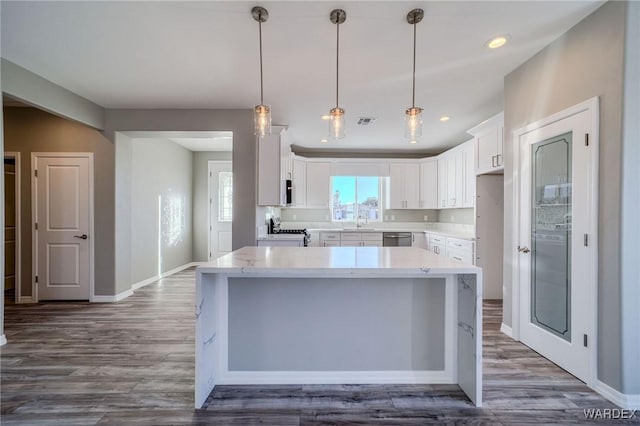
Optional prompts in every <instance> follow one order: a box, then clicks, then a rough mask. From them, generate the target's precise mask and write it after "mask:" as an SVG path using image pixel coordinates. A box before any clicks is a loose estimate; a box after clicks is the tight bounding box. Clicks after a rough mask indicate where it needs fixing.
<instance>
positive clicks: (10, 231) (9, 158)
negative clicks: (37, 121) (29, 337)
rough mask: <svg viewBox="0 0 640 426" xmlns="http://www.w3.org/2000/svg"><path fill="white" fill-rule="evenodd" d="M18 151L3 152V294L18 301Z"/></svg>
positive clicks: (19, 247) (19, 283) (19, 248)
mask: <svg viewBox="0 0 640 426" xmlns="http://www.w3.org/2000/svg"><path fill="white" fill-rule="evenodd" d="M20 250H21V245H20V153H19V152H5V153H4V294H5V299H7V298H9V299H10V300H13V301H14V302H15V303H20V298H21V297H20V285H21V279H20V277H21V271H20V267H21V261H20Z"/></svg>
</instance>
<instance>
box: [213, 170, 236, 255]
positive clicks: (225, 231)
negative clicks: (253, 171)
mask: <svg viewBox="0 0 640 426" xmlns="http://www.w3.org/2000/svg"><path fill="white" fill-rule="evenodd" d="M232 204H233V172H232V168H231V161H209V215H208V217H209V261H211V260H213V259H217V258H218V257H220V256H223V255H225V254H227V253H229V252H231V250H232V248H231V235H232V234H231V223H232V220H233V209H232Z"/></svg>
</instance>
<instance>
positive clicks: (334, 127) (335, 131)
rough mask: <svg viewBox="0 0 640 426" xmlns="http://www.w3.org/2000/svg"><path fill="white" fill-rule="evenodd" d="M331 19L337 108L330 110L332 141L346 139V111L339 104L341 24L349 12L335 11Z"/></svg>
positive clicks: (332, 12)
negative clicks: (333, 33)
mask: <svg viewBox="0 0 640 426" xmlns="http://www.w3.org/2000/svg"><path fill="white" fill-rule="evenodd" d="M329 19H330V20H331V22H332V23H333V24H336V107H335V108H331V110H329V136H330V137H331V138H332V139H342V138H344V109H342V108H340V106H339V103H338V99H339V97H338V95H339V85H338V83H339V82H340V79H339V78H340V67H339V64H340V24H343V23H344V21H346V20H347V12H345V11H344V10H342V9H334V10H332V11H331V14H330V15H329Z"/></svg>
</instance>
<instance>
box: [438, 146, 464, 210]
mask: <svg viewBox="0 0 640 426" xmlns="http://www.w3.org/2000/svg"><path fill="white" fill-rule="evenodd" d="M441 156H442V158H443V159H444V162H445V170H446V185H445V194H446V196H445V197H444V201H445V202H444V206H443V207H442V206H441V207H440V208H459V207H462V198H463V197H464V195H463V194H464V189H463V185H464V179H463V176H462V170H463V167H462V166H463V153H462V149H461V148H460V147H455V148H453V149H451V150H449V151H447V152H445V153H443V154H441Z"/></svg>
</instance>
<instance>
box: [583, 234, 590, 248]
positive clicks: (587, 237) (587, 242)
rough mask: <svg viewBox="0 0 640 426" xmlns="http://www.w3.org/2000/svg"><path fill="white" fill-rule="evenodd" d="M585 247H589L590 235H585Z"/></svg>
mask: <svg viewBox="0 0 640 426" xmlns="http://www.w3.org/2000/svg"><path fill="white" fill-rule="evenodd" d="M584 246H585V247H588V246H589V234H584Z"/></svg>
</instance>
